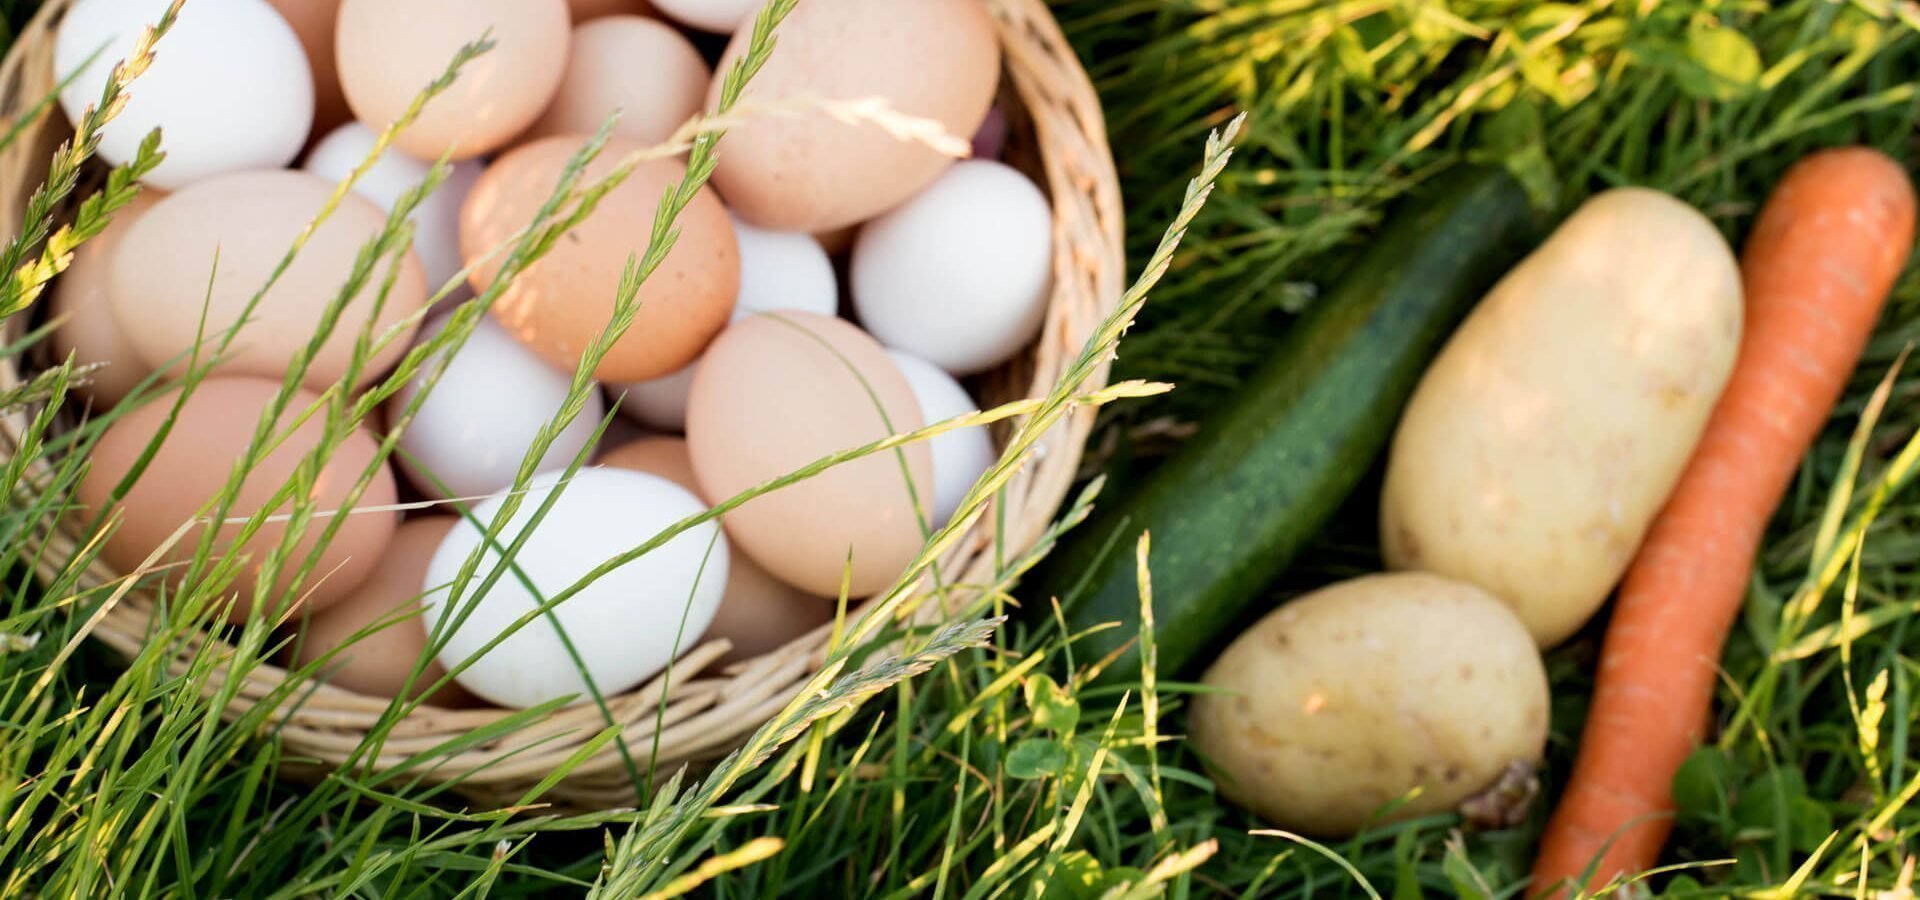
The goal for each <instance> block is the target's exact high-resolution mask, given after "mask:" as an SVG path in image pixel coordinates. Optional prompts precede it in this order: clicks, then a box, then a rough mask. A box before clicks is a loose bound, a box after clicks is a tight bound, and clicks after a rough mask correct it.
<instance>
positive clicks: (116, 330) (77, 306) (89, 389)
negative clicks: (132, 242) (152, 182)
mask: <svg viewBox="0 0 1920 900" xmlns="http://www.w3.org/2000/svg"><path fill="white" fill-rule="evenodd" d="M161 196H163V195H162V194H160V193H159V192H158V191H154V190H152V189H148V190H145V191H142V192H140V194H139V195H138V196H136V197H134V198H133V202H131V203H128V204H127V205H126V206H123V207H121V208H120V211H119V212H117V213H114V214H113V221H112V222H111V223H109V224H108V225H107V228H106V230H105V231H102V232H100V233H99V234H97V235H94V237H93V240H90V241H87V242H86V243H84V244H81V245H80V249H79V250H76V251H74V254H73V263H72V264H71V265H70V266H68V267H67V271H66V272H65V273H64V274H62V275H61V276H60V278H59V280H57V281H55V282H54V283H53V300H52V302H51V305H50V307H49V311H50V312H51V313H52V315H53V317H54V318H56V319H64V320H65V321H63V322H62V323H61V325H60V327H59V328H57V329H55V330H54V332H53V337H52V341H53V351H54V353H55V354H57V355H58V356H59V357H60V358H61V359H66V358H67V357H68V356H71V357H73V363H74V365H76V366H84V365H89V364H94V365H99V366H101V368H98V369H95V370H94V371H93V372H91V373H90V374H88V375H87V376H86V379H87V383H86V384H84V385H81V386H79V387H78V388H77V390H78V392H79V393H80V394H81V395H82V396H85V397H88V398H90V399H92V400H93V402H94V404H95V405H97V406H101V407H110V406H113V405H114V404H116V403H119V402H120V401H121V400H123V399H126V396H127V395H128V394H131V393H133V389H134V388H136V387H138V386H139V385H140V382H141V381H142V380H144V379H145V378H146V377H147V376H148V375H151V374H153V369H152V368H151V367H149V366H147V365H146V364H145V363H143V362H141V361H140V357H139V355H138V354H136V353H134V352H133V347H132V345H131V344H129V343H128V342H127V339H126V337H125V336H124V335H122V334H121V333H120V324H119V323H118V322H116V321H114V318H113V303H112V301H111V300H110V299H109V290H108V284H109V283H110V282H111V280H112V279H111V278H110V277H109V276H110V275H111V273H112V271H113V265H112V259H113V250H114V248H115V247H118V246H119V245H120V238H121V237H122V236H123V235H125V234H126V233H127V229H128V228H131V227H132V226H133V222H134V220H136V219H138V218H140V217H141V216H143V215H145V214H146V212H147V210H149V209H152V208H153V205H154V204H155V203H158V202H160V198H161Z"/></svg>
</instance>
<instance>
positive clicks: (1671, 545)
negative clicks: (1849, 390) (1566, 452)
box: [1533, 147, 1914, 895]
mask: <svg viewBox="0 0 1920 900" xmlns="http://www.w3.org/2000/svg"><path fill="white" fill-rule="evenodd" d="M1913 240H1914V194H1913V186H1912V184H1911V183H1910V182H1908V180H1907V176H1906V173H1905V172H1903V171H1901V169H1900V166H1899V165H1898V164H1896V163H1895V162H1893V161H1892V160H1890V159H1888V158H1887V157H1885V156H1883V155H1881V154H1880V153H1878V152H1875V151H1873V150H1869V149H1865V148H1859V147H1853V148H1846V149H1840V150H1829V151H1825V152H1821V153H1817V154H1814V155H1813V156H1810V157H1808V158H1807V159H1805V160H1802V161H1801V162H1800V163H1799V164H1798V165H1795V166H1794V167H1793V168H1792V169H1791V170H1789V171H1788V172H1787V175H1786V177H1785V178H1784V179H1782V180H1781V182H1780V185H1779V186H1778V187H1777V188H1775V190H1774V192H1773V196H1772V197H1771V198H1769V199H1768V201H1767V204H1766V206H1765V207H1764V208H1763V209H1762V210H1761V211H1760V218H1759V221H1758V222H1757V223H1755V225H1754V229H1753V234H1752V236H1751V237H1749V238H1748V240H1747V247H1746V253H1745V255H1744V257H1743V259H1742V260H1741V280H1742V283H1743V285H1744V287H1745V291H1746V331H1745V334H1744V336H1743V337H1742V339H1741V344H1740V356H1739V361H1738V362H1737V363H1735V365H1734V370H1733V376H1732V378H1731V379H1730V380H1729V381H1728V383H1727V387H1726V392H1725V393H1724V394H1722V395H1721V397H1720V402H1719V403H1718V405H1716V406H1715V407H1714V411H1713V415H1712V417H1711V418H1710V419H1709V420H1708V422H1707V427H1706V430H1705V431H1704V432H1703V433H1702V435H1701V438H1700V446H1699V447H1698V448H1697V449H1696V450H1695V451H1694V455H1693V458H1692V460H1691V461H1690V462H1689V463H1688V465H1687V470H1686V472H1685V474H1683V475H1682V476H1681V478H1680V481H1679V483H1678V485H1677V486H1676V487H1675V490H1674V493H1673V496H1672V497H1670V498H1669V499H1668V500H1667V505H1666V507H1665V508H1664V509H1662V510H1661V512H1660V516H1659V518H1658V519H1656V520H1655V521H1654V524H1653V527H1652V529H1651V530H1649V532H1648V534H1647V537H1646V541H1645V542H1644V543H1643V544H1642V545H1641V547H1640V552H1639V555H1638V556H1636V557H1635V558H1634V561H1633V565H1632V566H1631V567H1630V568H1629V569H1628V570H1627V575H1626V579H1625V581H1624V582H1623V583H1622V585H1621V587H1620V595H1619V598H1618V600H1617V601H1616V603H1615V606H1614V612H1613V619H1612V622H1611V623H1610V624H1609V625H1608V626H1607V634H1606V641H1605V645H1604V647H1603V649H1602V652H1601V657H1600V670H1599V676H1598V683H1597V684H1596V685H1595V687H1594V693H1593V705H1592V707H1591V709H1590V711H1589V712H1588V713H1587V725H1586V730H1585V732H1584V733H1583V734H1582V736H1581V739H1580V754H1579V757H1578V759H1577V761H1576V762H1575V764H1574V769H1573V777H1572V779H1571V780H1570V781H1569V782H1568V784H1567V787H1566V790H1565V792H1564V794H1563V795H1562V797H1561V799H1560V805H1559V808H1557V809H1556V810H1554V813H1553V818H1552V820H1551V821H1550V822H1549V824H1548V825H1547V832H1546V835H1545V836H1544V837H1543V838H1542V841H1541V845H1540V853H1539V856H1538V858H1537V859H1536V860H1535V861H1534V867H1533V891H1534V892H1535V894H1536V895H1542V894H1547V893H1557V892H1558V891H1560V890H1561V889H1562V888H1565V887H1567V885H1568V883H1569V880H1571V881H1572V882H1574V883H1578V882H1581V881H1582V880H1584V881H1585V883H1586V884H1588V885H1590V886H1592V887H1593V888H1598V887H1599V886H1601V885H1604V884H1605V883H1606V882H1607V881H1608V880H1610V879H1611V878H1613V877H1614V876H1617V875H1625V874H1634V873H1638V872H1642V871H1645V870H1647V869H1648V868H1651V867H1652V866H1653V864H1654V862H1655V861H1656V860H1657V859H1658V858H1659V855H1660V847H1661V845H1662V844H1664V843H1665V842H1666V839H1667V833H1668V832H1669V831H1671V830H1672V812H1673V792H1672V788H1673V776H1674V774H1675V773H1676V772H1678V771H1679V768H1680V764H1681V762H1682V761H1684V760H1685V759H1686V757H1687V755H1688V754H1689V753H1691V752H1692V750H1693V749H1694V747H1695V746H1696V745H1697V744H1698V743H1699V741H1700V739H1701V736H1702V735H1701V733H1702V731H1703V730H1704V729H1705V726H1706V724H1707V722H1708V714H1709V712H1710V709H1711V706H1712V702H1713V692H1714V684H1715V680H1716V672H1717V666H1718V665H1719V660H1720V651H1721V648H1722V646H1723V645H1724V644H1725V642H1726V638H1727V630H1728V629H1729V628H1730V627H1732V625H1733V622H1734V619H1735V617H1736V616H1737V615H1738V614H1739V611H1740V608H1741V604H1742V603H1743V601H1744V600H1745V598H1746V591H1747V584H1748V579H1749V577H1750V576H1751V573H1752V568H1753V559H1754V554H1755V553H1756V552H1757V550H1758V547H1759V544H1760V538H1761V535H1762V533H1763V532H1764V531H1765V530H1766V526H1767V522H1768V520H1769V519H1770V518H1772V516H1773V511H1774V508H1775V507H1776V506H1778V505H1779V503H1780V498H1781V497H1782V496H1783V495H1784V494H1785V493H1786V490H1787V487H1788V485H1789V484H1790V483H1791V482H1792V479H1793V476H1794V473H1795V472H1796V471H1797V470H1798V467H1799V464H1800V458H1801V457H1802V456H1803V455H1805V454H1806V452H1807V448H1808V446H1809V445H1811V444H1812V443H1813V439H1814V438H1815V436H1817V435H1818V434H1819V433H1820V430H1821V428H1822V427H1823V426H1824V425H1825V424H1826V422H1827V418H1828V416H1829V415H1830V413H1831V412H1832V409H1833V405H1834V403H1835V402H1836V401H1838V399H1839V397H1840V393H1841V391H1842V390H1843V389H1844V388H1845V387H1846V383H1847V379H1848V377H1849V376H1850V375H1851V374H1852V373H1853V369H1854V367H1855V365H1856V364H1857V363H1858V362H1859V359H1860V353H1861V351H1862V350H1863V349H1864V348H1865V346H1866V342H1867V338H1868V337H1869V336H1870V335H1871V334H1872V331H1873V326H1874V322H1875V320H1877V319H1878V318H1879V316H1880V308H1881V306H1882V305H1883V304H1884V303H1885V302H1886V297H1887V294H1888V292H1890V291H1891V290H1892V288H1893V283H1894V281H1895V279H1897V278H1898V277H1899V274H1900V270H1901V268H1902V267H1903V266H1904V265H1905V264H1906V259H1907V253H1908V251H1909V249H1910V248H1911V247H1912V246H1913ZM1590 867H1591V871H1592V876H1591V878H1588V877H1587V873H1588V872H1589V869H1590Z"/></svg>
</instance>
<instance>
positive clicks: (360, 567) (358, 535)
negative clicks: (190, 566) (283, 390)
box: [76, 378, 399, 622]
mask: <svg viewBox="0 0 1920 900" xmlns="http://www.w3.org/2000/svg"><path fill="white" fill-rule="evenodd" d="M279 390H280V385H279V383H278V382H276V381H269V380H266V379H260V378H209V379H207V380H206V381H203V382H201V384H200V386H199V388H198V389H197V390H195V391H194V393H193V395H192V396H191V397H189V398H188V399H187V401H186V403H185V405H183V406H182V407H181V408H180V412H179V416H178V418H177V420H176V421H175V422H174V423H173V429H172V431H171V432H170V433H169V434H168V436H167V439H166V441H165V442H164V443H162V444H161V445H160V449H159V452H158V453H156V454H155V455H154V457H153V459H152V462H151V463H150V464H149V466H148V467H147V469H146V470H145V473H144V474H143V475H142V477H141V478H140V479H139V480H138V481H137V482H135V484H134V486H133V489H132V490H131V491H130V492H128V494H127V495H126V497H125V498H124V499H123V500H122V501H121V503H120V504H119V514H120V516H121V523H120V527H119V529H118V530H116V531H114V532H113V534H112V536H110V537H109V538H108V539H107V541H106V544H105V547H104V548H103V550H102V553H101V555H102V557H103V558H104V559H105V560H106V561H107V563H108V564H110V565H111V566H113V568H114V569H115V570H116V571H119V572H122V573H131V572H134V571H136V570H139V569H140V567H141V566H142V565H143V564H144V563H145V561H146V560H147V558H148V556H150V555H151V554H153V553H154V552H155V551H156V550H158V549H159V548H160V547H161V546H162V545H164V544H165V543H166V541H167V539H168V538H169V537H170V536H171V535H172V534H173V532H174V531H175V530H177V529H179V528H180V526H181V525H183V524H185V523H187V522H189V521H190V520H192V519H194V518H195V517H196V516H200V515H201V514H202V513H201V508H202V507H203V506H205V505H206V504H207V502H208V501H210V500H212V499H213V498H214V497H216V496H218V495H219V494H220V492H221V491H222V490H223V489H224V488H225V486H226V482H227V479H228V476H229V475H230V474H231V473H232V470H233V467H234V465H235V464H236V463H237V461H238V460H240V459H241V457H242V456H244V455H245V453H246V450H247V447H248V445H249V444H250V443H251V442H252V440H253V434H254V429H255V428H256V427H257V425H258V424H259V420H260V416H261V415H262V413H263V412H264V411H265V410H266V409H267V408H268V405H269V404H270V403H271V401H272V400H273V398H274V397H275V396H276V395H277V394H278V393H279ZM318 402H320V399H319V397H318V395H316V394H312V393H309V392H306V391H298V392H296V394H295V396H294V397H293V398H292V400H291V401H290V402H289V404H288V407H287V411H286V412H285V413H284V414H283V415H282V416H281V417H280V419H279V420H278V422H277V423H276V425H275V430H276V431H275V433H276V434H284V435H285V436H284V437H283V438H281V439H280V440H279V443H278V444H277V445H276V446H274V447H273V449H272V450H270V451H269V452H268V453H267V454H266V456H265V457H264V458H263V459H262V460H261V461H260V463H259V465H257V466H255V467H254V469H253V470H252V471H251V472H250V473H248V475H247V478H246V480H245V481H243V482H242V483H241V486H240V490H239V493H238V495H237V496H236V498H235V502H234V504H233V507H232V515H233V516H235V517H244V516H251V515H254V514H256V513H258V512H259V511H260V510H261V509H262V507H263V506H264V505H265V504H266V503H267V502H268V501H270V500H272V499H273V495H274V494H275V493H276V492H277V491H279V489H280V487H281V486H282V485H284V484H286V483H287V481H288V480H289V479H290V478H292V477H293V474H294V470H295V469H296V468H297V467H298V466H299V465H300V463H301V461H302V460H303V459H304V458H305V457H306V456H307V455H308V454H309V453H311V452H313V450H314V448H315V447H318V446H319V444H320V441H321V439H322V437H323V435H322V432H323V430H324V428H325V423H324V422H323V421H322V418H323V416H321V415H316V416H312V417H309V418H307V419H306V421H304V422H302V423H301V424H300V425H299V426H298V427H296V428H293V430H292V432H291V433H287V428H288V426H289V425H291V424H292V423H293V422H294V421H295V420H296V419H297V417H299V416H300V415H301V414H302V413H304V412H305V411H306V410H307V409H308V408H309V407H310V406H312V405H313V404H315V403H318ZM170 412H171V404H168V403H152V404H148V405H146V406H142V407H140V408H138V409H135V410H133V411H132V412H129V413H128V414H127V415H126V416H125V417H123V418H121V419H119V420H117V421H115V422H114V423H113V424H112V425H111V426H109V427H108V428H107V430H106V432H105V433H104V434H103V435H101V437H100V440H99V442H98V443H97V444H96V445H95V446H94V450H93V454H92V457H91V462H92V464H91V466H90V467H89V468H88V470H87V472H86V474H85V475H84V476H82V478H81V479H80V485H79V488H78V490H77V492H76V495H77V497H78V499H79V502H80V504H81V505H82V507H83V508H84V511H85V514H86V515H92V514H94V513H97V512H98V511H99V510H101V509H102V508H104V507H106V506H107V505H108V504H109V502H110V500H111V497H112V492H113V489H114V487H115V485H117V484H119V482H120V480H121V479H122V478H123V477H125V476H126V474H127V473H128V472H130V471H132V470H133V467H134V465H135V463H136V462H137V461H138V460H139V459H140V457H141V455H142V454H143V453H145V451H146V449H147V445H148V444H149V443H151V442H152V440H153V438H154V436H155V435H156V434H158V433H159V431H160V429H161V427H162V426H163V425H165V423H166V420H167V416H168V415H169V413H170ZM378 453H379V444H378V442H377V441H376V440H375V439H374V437H373V435H372V434H370V433H368V432H367V431H366V430H364V429H361V430H357V431H354V432H352V433H351V434H348V435H347V436H346V439H345V440H344V441H343V442H342V443H341V444H340V445H339V447H338V448H337V449H336V450H335V451H334V453H333V456H332V457H331V458H330V459H329V460H327V462H326V465H325V466H324V467H322V468H321V470H320V472H319V474H318V476H317V477H316V478H315V479H314V482H313V485H314V488H313V490H314V492H315V494H316V496H315V497H314V498H313V507H314V510H315V512H316V514H317V513H322V512H327V513H331V512H334V511H337V510H339V509H340V508H341V506H342V505H343V504H344V503H345V501H346V497H347V495H348V493H349V492H350V491H351V489H352V487H353V485H354V483H355V482H356V481H358V480H359V478H360V474H361V472H363V471H364V470H365V469H366V467H367V466H368V465H369V464H370V463H371V462H372V461H373V459H374V458H375V457H376V456H377V455H378ZM394 498H395V488H394V481H393V475H392V473H391V472H390V471H389V470H388V469H387V468H386V467H385V466H382V467H381V468H380V469H379V470H378V471H377V472H376V473H375V475H374V478H373V480H372V482H371V483H370V484H369V485H368V487H367V490H366V491H365V492H364V493H363V494H361V496H360V500H359V502H358V503H357V504H356V505H355V511H354V512H353V514H352V515H350V516H348V517H347V519H346V521H345V522H344V523H343V524H341V525H340V527H339V530H338V532H337V533H336V534H335V535H334V538H333V540H332V541H330V542H329V543H328V544H327V546H326V548H325V549H324V550H322V551H321V552H320V556H319V561H318V562H317V563H316V564H315V565H314V567H313V570H312V572H313V574H312V575H310V576H309V577H308V578H307V579H306V581H305V583H304V584H303V585H301V586H299V587H298V589H297V590H296V589H295V587H296V586H295V585H294V583H293V575H294V573H295V571H296V570H297V569H298V568H299V567H300V566H301V564H302V563H304V562H305V560H306V558H307V554H309V553H311V552H312V551H313V549H314V548H315V547H316V546H317V545H318V544H319V543H320V538H321V536H322V534H323V533H324V532H325V531H326V529H327V528H328V527H329V523H330V519H325V518H320V517H319V516H318V515H316V517H315V518H314V519H313V520H312V521H310V522H309V523H308V525H307V528H306V530H305V532H304V533H303V534H302V535H301V539H300V541H299V543H298V544H297V545H296V546H295V548H294V553H293V555H292V556H291V557H289V561H288V563H287V564H286V565H285V566H284V567H283V569H282V573H281V576H280V579H279V581H278V582H277V584H276V585H275V587H274V592H275V595H276V596H274V597H273V598H272V602H273V605H274V606H275V607H286V606H287V604H288V601H289V599H292V600H293V601H294V602H295V604H296V605H295V606H294V607H292V608H298V605H297V604H298V603H300V602H301V601H304V605H305V608H306V609H308V610H311V611H315V612H318V611H320V610H324V609H326V608H328V607H330V606H332V605H334V604H335V603H337V602H339V601H340V600H342V599H344V598H346V597H348V596H351V595H352V594H353V592H354V591H355V590H356V589H357V588H358V587H359V586H360V585H361V584H362V583H363V582H365V581H366V580H367V577H368V576H369V575H371V574H372V573H373V571H374V569H375V567H376V566H377V565H378V564H379V561H380V556H381V552H382V551H383V550H385V549H386V547H387V544H388V542H389V541H391V540H392V538H393V532H394V528H395V526H396V525H397V524H398V519H399V517H398V515H397V514H396V513H393V512H389V511H380V510H383V509H384V508H387V507H391V506H392V504H393V503H394ZM292 511H293V508H292V506H291V505H287V506H283V507H278V508H276V513H277V514H279V515H287V514H290V513H291V512H292ZM206 526H207V523H205V522H202V523H200V524H197V525H195V526H194V527H193V528H192V529H190V530H189V531H188V532H187V533H186V535H185V536H184V537H182V538H181V539H180V541H179V542H178V543H176V544H174V545H173V547H172V549H170V550H168V551H167V552H166V553H164V554H162V555H161V556H160V558H159V561H158V564H159V565H169V564H176V563H182V562H185V561H187V560H190V559H192V558H193V555H194V552H195V550H196V548H197V547H198V544H199V541H200V537H201V534H202V533H203V531H204V529H205V528H206ZM287 526H288V523H287V522H283V521H282V522H271V521H270V522H268V523H266V524H265V525H263V526H262V527H261V528H260V530H259V531H258V532H256V533H255V534H254V536H253V538H252V539H251V540H248V541H247V542H246V543H245V544H244V545H242V546H240V547H238V548H235V547H233V546H232V541H233V539H234V538H235V537H236V536H237V535H238V534H239V532H240V530H241V526H240V525H238V524H233V523H228V524H223V525H222V526H221V527H220V530H219V534H220V535H221V537H220V538H219V539H217V541H216V543H215V546H214V552H215V556H216V557H218V556H220V555H222V554H231V553H235V552H238V553H242V554H244V555H246V556H248V557H249V561H248V564H247V569H246V572H245V574H243V575H242V576H241V580H240V581H239V582H238V583H237V584H236V585H235V589H236V590H238V591H240V599H239V601H238V602H237V603H236V604H235V607H234V609H233V611H232V613H231V615H230V616H229V618H231V619H232V620H233V621H236V622H238V621H244V620H245V619H246V617H247V616H248V615H249V614H250V613H251V611H252V609H253V606H252V601H253V598H254V594H253V587H252V585H253V582H252V579H253V577H254V576H255V575H256V574H257V573H258V572H259V570H260V567H261V565H262V564H263V563H264V561H265V559H266V556H267V554H268V553H269V552H271V551H272V550H273V549H274V548H275V547H277V546H278V545H279V543H280V541H281V540H282V539H283V538H285V536H286V534H287ZM175 577H178V576H177V575H176V576H175Z"/></svg>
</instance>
